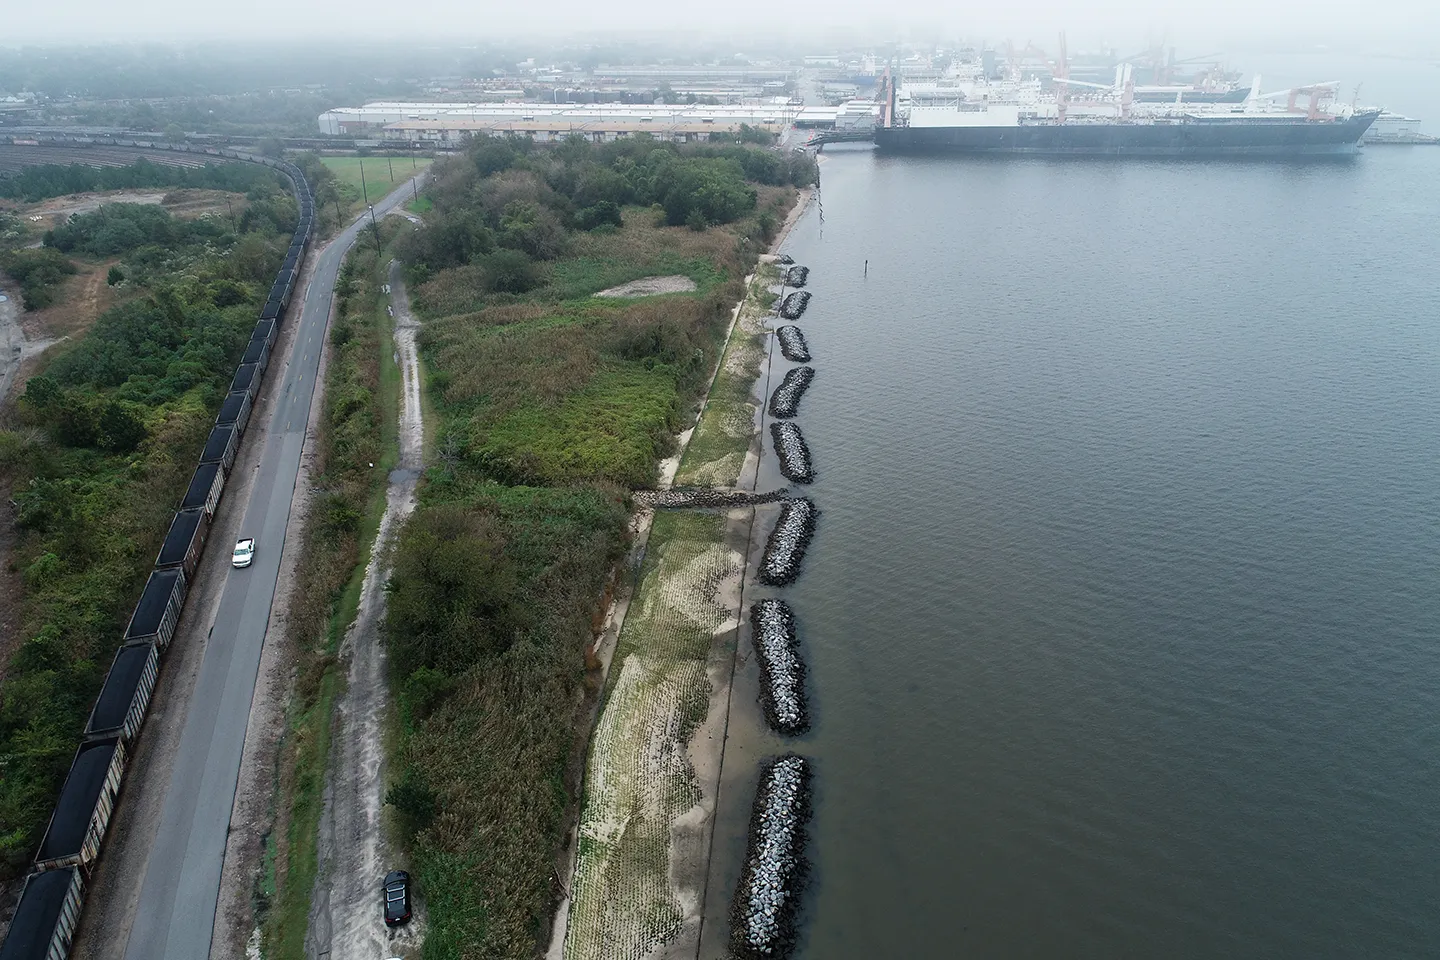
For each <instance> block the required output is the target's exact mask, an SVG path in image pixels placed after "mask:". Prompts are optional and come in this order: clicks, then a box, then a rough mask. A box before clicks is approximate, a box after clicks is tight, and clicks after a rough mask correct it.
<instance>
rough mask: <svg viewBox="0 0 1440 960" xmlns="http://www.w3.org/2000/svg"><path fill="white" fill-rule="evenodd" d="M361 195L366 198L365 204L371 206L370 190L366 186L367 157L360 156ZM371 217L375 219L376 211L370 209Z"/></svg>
mask: <svg viewBox="0 0 1440 960" xmlns="http://www.w3.org/2000/svg"><path fill="white" fill-rule="evenodd" d="M360 195H361V196H363V197H364V198H365V206H367V207H368V206H370V191H369V190H368V189H367V188H366V186H365V158H364V157H361V158H360ZM370 219H372V220H373V219H375V211H373V210H372V211H370Z"/></svg>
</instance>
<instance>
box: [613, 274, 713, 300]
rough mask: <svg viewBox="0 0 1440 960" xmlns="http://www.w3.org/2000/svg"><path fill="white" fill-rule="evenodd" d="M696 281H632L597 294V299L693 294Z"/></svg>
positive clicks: (668, 279) (672, 279)
mask: <svg viewBox="0 0 1440 960" xmlns="http://www.w3.org/2000/svg"><path fill="white" fill-rule="evenodd" d="M694 290H695V281H694V280H691V279H690V278H689V277H682V276H678V275H676V276H669V277H646V278H645V279H643V280H632V281H630V282H629V283H622V284H620V286H618V287H611V288H610V289H609V290H601V291H600V292H599V293H597V294H595V296H597V297H653V296H656V295H658V294H662V293H693V292H694Z"/></svg>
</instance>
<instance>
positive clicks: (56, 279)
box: [0, 249, 75, 310]
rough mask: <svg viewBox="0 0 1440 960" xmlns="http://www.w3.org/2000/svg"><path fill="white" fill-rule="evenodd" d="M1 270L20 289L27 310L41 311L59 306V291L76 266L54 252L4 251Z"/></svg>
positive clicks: (1, 255) (0, 261)
mask: <svg viewBox="0 0 1440 960" xmlns="http://www.w3.org/2000/svg"><path fill="white" fill-rule="evenodd" d="M0 270H4V271H5V272H6V273H7V274H9V275H10V278H11V279H12V280H14V281H15V282H16V283H18V284H19V285H20V293H21V296H22V297H23V299H24V301H25V309H26V310H41V309H43V308H45V307H48V306H50V304H52V303H54V302H55V294H56V288H57V287H59V286H60V284H62V283H64V282H65V278H66V277H68V276H72V275H73V274H74V273H75V264H73V263H71V262H70V261H69V260H68V259H67V258H66V257H64V256H62V255H61V254H59V253H57V252H56V251H54V250H44V249H41V250H0Z"/></svg>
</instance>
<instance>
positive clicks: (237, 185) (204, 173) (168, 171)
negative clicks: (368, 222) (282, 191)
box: [0, 159, 275, 203]
mask: <svg viewBox="0 0 1440 960" xmlns="http://www.w3.org/2000/svg"><path fill="white" fill-rule="evenodd" d="M274 176H275V175H274V173H272V172H271V171H269V170H267V169H265V168H264V167H262V166H259V165H257V164H253V163H241V162H239V161H232V162H229V163H212V164H206V165H205V166H203V167H177V166H172V165H170V164H164V163H155V162H153V161H150V160H143V159H142V160H137V161H135V162H134V163H132V164H130V165H129V166H128V167H90V166H86V165H85V164H81V163H72V164H68V165H64V164H45V165H42V166H35V167H26V168H24V169H23V170H20V171H19V172H17V173H15V174H14V175H12V176H8V177H3V178H0V197H6V198H8V199H11V200H23V201H25V202H26V203H35V202H36V201H39V200H48V199H50V198H51V197H63V196H67V195H69V194H72V193H87V192H90V191H92V190H136V189H142V188H146V187H193V188H206V189H211V190H228V191H230V192H231V193H247V192H249V191H250V190H253V189H254V188H255V187H256V186H257V185H259V184H261V183H265V182H267V181H270V180H273V179H274Z"/></svg>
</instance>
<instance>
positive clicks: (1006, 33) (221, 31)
mask: <svg viewBox="0 0 1440 960" xmlns="http://www.w3.org/2000/svg"><path fill="white" fill-rule="evenodd" d="M877 9H883V10H885V11H886V14H885V15H884V16H878V15H877V14H876V11H877ZM838 28H855V29H857V30H859V31H861V32H862V33H863V35H864V36H866V37H868V38H873V40H874V41H875V42H883V41H893V40H918V39H930V40H938V39H944V38H953V37H960V36H963V37H966V38H968V39H972V40H983V41H986V42H989V43H1003V41H1004V40H1005V39H1007V38H1009V39H1012V40H1014V41H1015V42H1016V43H1017V44H1018V45H1022V46H1023V45H1024V43H1025V42H1026V41H1028V40H1033V41H1034V42H1036V43H1037V44H1039V45H1040V46H1042V47H1045V48H1047V49H1049V48H1053V47H1054V46H1055V45H1056V43H1055V37H1056V34H1057V33H1058V31H1060V30H1062V29H1063V30H1065V31H1067V35H1068V37H1069V40H1070V47H1071V49H1072V51H1074V50H1077V49H1084V48H1086V47H1096V46H1099V45H1101V44H1103V43H1112V44H1116V45H1133V46H1136V48H1137V49H1140V48H1143V47H1144V46H1145V45H1146V43H1147V39H1148V38H1154V39H1159V38H1161V37H1162V36H1164V37H1166V38H1167V39H1168V42H1169V43H1172V44H1177V45H1179V46H1180V47H1181V48H1182V49H1184V50H1186V51H1189V52H1191V53H1192V54H1197V55H1198V53H1203V52H1205V50H1209V49H1211V47H1210V46H1209V45H1212V44H1220V45H1227V46H1233V45H1235V44H1236V43H1242V42H1243V43H1245V44H1247V45H1249V44H1255V43H1273V44H1277V45H1278V44H1283V45H1285V46H1288V47H1291V48H1294V47H1296V46H1299V45H1314V44H1335V45H1344V46H1348V47H1350V48H1351V49H1354V48H1356V47H1362V46H1363V47H1368V48H1369V49H1372V50H1374V49H1385V50H1391V51H1393V52H1400V53H1405V54H1418V55H1425V56H1440V2H1436V0H1368V2H1366V3H1362V4H1354V3H1343V4H1342V3H1339V2H1337V0H1311V2H1304V0H1301V2H1293V0H1160V2H1150V3H1145V2H1139V0H1093V2H1091V3H1085V4H1077V3H1073V2H1072V3H1062V2H1060V0H1018V2H1004V0H1001V2H993V0H992V2H988V3H956V2H939V0H898V2H895V3H887V4H876V3H875V2H874V0H824V2H822V0H794V2H791V3H789V4H783V5H782V4H776V3H773V2H768V0H720V2H713V0H712V2H708V3H706V2H690V3H684V2H678V3H677V2H675V0H611V2H606V0H549V2H538V3H537V2H528V3H527V2H511V3H496V2H494V0H482V2H478V3H467V2H464V0H401V2H396V0H347V2H345V3H337V2H333V0H246V2H244V3H235V2H225V3H219V2H216V0H139V2H116V0H46V2H33V0H32V2H26V0H7V2H6V3H5V9H4V10H3V12H0V45H3V46H10V45H15V44H19V43H25V42H41V43H57V42H58V43H65V42H91V41H103V40H136V39H154V40H161V41H166V40H190V39H217V38H234V39H237V40H240V39H243V40H247V41H248V40H252V39H256V38H263V37H266V36H277V35H283V34H286V33H289V34H291V35H294V33H296V32H303V33H305V34H310V35H312V36H314V37H315V39H316V40H317V41H320V42H326V41H327V40H328V41H331V42H334V41H338V40H343V39H346V38H362V37H364V38H370V39H383V38H386V37H394V38H397V39H399V38H431V39H437V40H444V41H447V42H450V43H456V42H464V41H465V40H467V39H474V40H475V41H477V42H480V41H484V40H487V39H490V40H494V39H497V38H499V37H501V36H517V35H518V36H526V35H534V36H536V37H537V39H538V38H541V37H555V36H560V35H567V34H569V35H573V34H575V33H577V32H582V31H584V32H592V31H600V32H604V33H608V34H611V38H612V39H615V40H623V39H624V35H625V33H626V32H627V31H635V30H641V31H644V32H645V33H647V34H649V35H652V36H653V35H656V34H660V35H672V36H676V37H677V38H679V37H690V38H695V39H700V38H709V39H714V38H715V37H716V36H720V35H728V36H733V37H734V38H735V42H736V48H737V50H743V49H744V45H745V38H746V37H754V36H755V35H756V34H757V33H765V34H767V35H768V36H769V37H771V38H773V37H774V36H776V35H777V34H784V35H788V36H790V37H793V38H794V48H795V52H796V54H802V53H816V52H824V51H825V49H826V47H827V43H829V42H830V41H831V40H833V37H831V36H829V34H831V33H832V32H833V31H834V30H835V29H838ZM1201 47H1204V48H1205V50H1201V49H1200V48H1201Z"/></svg>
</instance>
